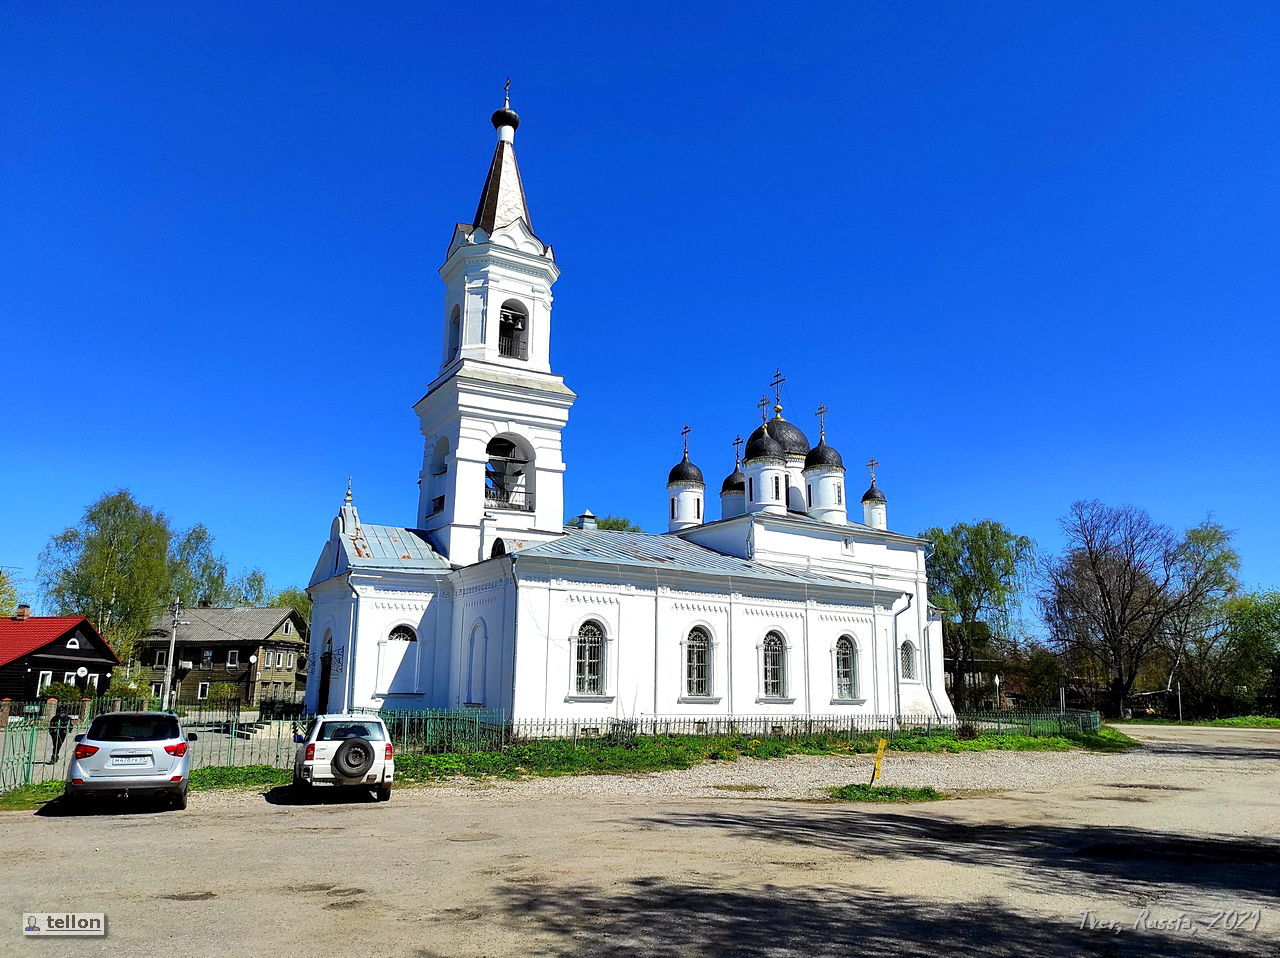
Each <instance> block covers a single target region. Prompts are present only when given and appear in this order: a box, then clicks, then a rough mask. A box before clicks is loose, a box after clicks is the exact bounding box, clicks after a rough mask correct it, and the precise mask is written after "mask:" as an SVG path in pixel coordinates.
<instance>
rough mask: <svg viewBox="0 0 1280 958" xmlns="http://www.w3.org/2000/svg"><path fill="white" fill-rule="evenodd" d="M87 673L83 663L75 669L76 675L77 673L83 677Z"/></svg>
mask: <svg viewBox="0 0 1280 958" xmlns="http://www.w3.org/2000/svg"><path fill="white" fill-rule="evenodd" d="M88 674H89V670H88V669H86V668H85V667H84V666H83V665H82V666H80V668H78V669H76V675H78V676H79V677H80V678H84V677H85V676H86V675H88Z"/></svg>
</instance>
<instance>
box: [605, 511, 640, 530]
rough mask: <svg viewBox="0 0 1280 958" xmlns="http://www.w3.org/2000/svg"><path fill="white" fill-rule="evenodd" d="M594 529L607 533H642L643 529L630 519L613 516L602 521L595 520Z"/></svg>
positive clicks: (608, 516)
mask: <svg viewBox="0 0 1280 958" xmlns="http://www.w3.org/2000/svg"><path fill="white" fill-rule="evenodd" d="M596 527H597V528H599V529H604V530H605V531H607V532H644V529H642V528H640V526H638V525H636V524H635V523H634V522H632V521H631V520H630V519H627V518H624V517H623V516H615V515H607V516H605V517H604V518H603V519H597V520H596Z"/></svg>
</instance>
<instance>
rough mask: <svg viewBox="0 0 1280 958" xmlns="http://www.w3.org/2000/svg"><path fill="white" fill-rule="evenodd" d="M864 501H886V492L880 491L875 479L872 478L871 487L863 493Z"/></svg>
mask: <svg viewBox="0 0 1280 958" xmlns="http://www.w3.org/2000/svg"><path fill="white" fill-rule="evenodd" d="M862 501H863V502H884V501H885V498H884V493H883V492H881V491H880V489H879V487H878V486H877V485H876V481H875V480H874V479H872V480H871V488H870V489H868V490H867V491H866V492H864V493H863V494H862Z"/></svg>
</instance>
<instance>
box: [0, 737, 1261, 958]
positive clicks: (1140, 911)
mask: <svg viewBox="0 0 1280 958" xmlns="http://www.w3.org/2000/svg"><path fill="white" fill-rule="evenodd" d="M1127 731H1129V732H1130V734H1133V735H1135V737H1140V738H1142V739H1143V740H1144V741H1145V742H1146V743H1147V744H1146V745H1145V747H1144V748H1142V749H1140V750H1138V751H1135V752H1131V753H1128V754H1124V755H1098V754H1083V753H1070V754H1048V753H1034V754H1032V753H1003V754H1002V753H977V754H967V755H949V756H943V755H910V756H896V755H892V754H891V755H890V756H889V758H888V759H887V766H888V775H887V778H886V781H888V782H889V783H894V782H897V783H900V784H934V785H938V786H942V787H946V788H975V789H981V790H982V791H979V792H976V793H975V794H974V795H973V796H972V797H966V798H961V799H957V800H953V801H946V802H936V803H931V804H920V805H843V804H831V803H827V802H825V801H820V800H818V799H817V798H816V797H815V796H817V795H820V794H821V793H820V792H818V791H817V790H816V785H817V784H822V783H827V782H829V783H847V782H852V781H859V780H862V781H865V778H866V774H867V770H868V767H869V758H868V757H867V756H858V757H851V758H830V759H826V758H823V759H815V758H808V757H794V758H790V759H786V760H775V761H773V762H754V761H751V760H746V759H743V760H739V761H738V762H735V763H731V764H708V765H703V766H701V767H699V768H697V769H692V770H690V771H688V772H668V773H660V774H654V775H639V776H628V777H609V778H603V777H602V778H594V779H593V778H572V779H556V780H538V781H531V782H515V783H507V782H501V783H479V784H476V785H468V786H458V785H449V786H439V787H433V788H420V789H404V790H400V791H398V792H397V793H396V795H395V797H394V799H393V800H392V802H391V803H390V804H385V805H384V804H376V803H373V802H364V801H359V800H357V801H354V802H350V801H332V800H330V801H319V802H314V803H308V804H301V805H299V804H290V803H288V801H289V800H288V797H287V796H286V795H284V794H282V792H281V793H273V794H271V795H268V796H263V795H260V794H256V793H234V794H230V793H199V794H193V795H192V800H191V805H190V807H189V809H188V810H187V811H186V812H167V813H156V812H152V811H149V810H148V811H141V810H140V811H135V812H126V811H125V810H123V809H120V808H115V807H113V808H110V809H106V810H104V811H103V812H101V813H98V814H93V815H74V816H64V815H58V814H57V809H56V807H50V808H49V809H46V810H45V811H44V812H42V813H39V814H33V813H31V812H7V813H0V835H2V836H3V845H4V873H3V874H4V880H3V884H2V885H0V903H2V904H0V916H8V917H7V918H6V919H5V921H7V923H8V928H5V929H0V954H2V955H6V956H7V955H15V956H26V955H30V956H46V955H93V954H104V955H105V954H112V955H122V956H130V958H132V956H151V955H157V956H159V955H164V956H191V958H202V956H223V955H251V956H259V955H263V956H267V955H269V956H273V958H284V956H292V955H307V956H310V955H315V954H320V953H323V954H331V955H360V956H384V955H385V956H424V958H425V956H443V955H449V956H452V955H458V956H482V955H599V954H611V955H661V956H668V955H669V956H676V955H681V956H683V955H742V956H774V955H793V954H794V955H823V956H825V955H832V956H835V955H841V956H843V955H866V956H888V955H934V954H938V955H956V954H961V955H966V954H983V955H995V956H1010V958H1012V956H1019V958H1022V956H1080V955H1099V956H1103V955H1106V956H1110V955H1144V956H1147V955H1149V956H1157V955H1158V956H1171V955H1178V956H1186V958H1200V956H1209V955H1224V954H1252V955H1280V807H1278V795H1280V789H1278V788H1277V786H1278V785H1280V775H1278V774H1277V772H1278V771H1280V733H1278V732H1256V731H1241V730H1232V729H1187V728H1157V727H1151V728H1146V727H1144V728H1134V729H1127ZM31 909H38V910H41V911H49V910H56V911H81V912H105V913H107V915H108V921H109V929H110V932H109V936H108V937H107V938H106V939H93V938H80V939H61V940H57V939H34V938H23V937H22V934H21V925H20V919H21V916H22V915H23V913H24V911H26V910H31ZM1180 916H1181V917H1180ZM1255 916H1256V920H1255ZM1215 919H1216V920H1215ZM1211 923H1212V927H1210V924H1211ZM1082 925H1083V926H1085V927H1082Z"/></svg>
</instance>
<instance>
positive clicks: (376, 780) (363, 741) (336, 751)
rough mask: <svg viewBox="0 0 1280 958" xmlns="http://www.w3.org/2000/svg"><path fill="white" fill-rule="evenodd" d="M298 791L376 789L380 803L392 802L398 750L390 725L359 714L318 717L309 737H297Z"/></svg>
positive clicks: (295, 773)
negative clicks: (389, 733)
mask: <svg viewBox="0 0 1280 958" xmlns="http://www.w3.org/2000/svg"><path fill="white" fill-rule="evenodd" d="M293 740H294V741H295V742H297V743H298V754H297V755H296V756H295V757H294V760H293V787H294V788H295V789H297V790H299V791H302V790H305V789H308V788H311V787H312V786H314V785H322V786H344V787H349V788H369V789H373V791H374V794H375V795H377V797H378V801H380V802H385V801H388V800H390V798H391V782H392V780H393V779H394V778H395V774H396V762H395V749H394V748H393V747H392V745H391V736H390V735H388V734H387V726H386V723H385V722H383V721H382V719H380V718H379V717H378V716H376V715H366V714H362V713H359V712H356V713H345V714H339V715H317V716H316V717H315V718H314V719H312V720H311V724H310V725H309V726H308V727H307V732H306V734H305V735H295V736H294V737H293Z"/></svg>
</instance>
